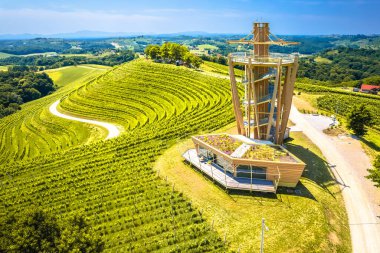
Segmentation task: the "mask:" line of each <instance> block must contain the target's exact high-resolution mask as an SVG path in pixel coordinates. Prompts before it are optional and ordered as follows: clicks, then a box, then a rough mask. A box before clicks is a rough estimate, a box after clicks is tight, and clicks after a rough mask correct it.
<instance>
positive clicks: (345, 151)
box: [290, 106, 380, 253]
mask: <svg viewBox="0 0 380 253" xmlns="http://www.w3.org/2000/svg"><path fill="white" fill-rule="evenodd" d="M318 117H319V118H320V119H318ZM325 118H326V117H323V116H315V117H314V118H312V117H310V116H307V115H303V114H302V113H300V112H299V111H298V110H297V109H296V108H295V107H294V106H292V110H291V113H290V120H291V121H292V122H293V123H295V124H296V127H297V128H298V129H300V130H302V131H303V133H304V134H305V135H306V136H307V137H308V138H309V139H310V140H311V141H312V142H314V143H315V144H316V145H317V146H318V147H319V149H320V150H321V151H322V153H323V155H324V156H325V157H326V160H327V161H328V162H329V163H330V164H331V167H332V171H333V172H334V175H335V177H336V181H337V183H338V184H340V186H341V190H342V194H343V198H344V202H345V206H346V210H347V214H348V219H349V226H350V232H351V241H352V250H353V252H355V253H356V252H357V253H372V252H373V253H378V252H380V219H379V217H380V208H379V204H380V190H379V189H377V188H376V187H375V186H374V185H373V183H372V182H371V181H370V180H368V179H366V178H365V177H364V176H365V175H367V174H368V172H367V169H368V168H369V167H370V166H371V163H370V160H369V158H368V156H367V155H366V154H365V153H364V151H363V149H362V147H361V144H360V142H359V141H358V140H356V139H354V138H352V137H349V136H345V137H341V138H338V137H331V136H328V135H326V134H324V133H323V132H322V130H323V127H322V125H323V121H324V120H325ZM327 126H328V125H327ZM343 243H347V242H343Z"/></svg>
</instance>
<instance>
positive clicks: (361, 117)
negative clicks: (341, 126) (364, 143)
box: [347, 104, 372, 136]
mask: <svg viewBox="0 0 380 253" xmlns="http://www.w3.org/2000/svg"><path fill="white" fill-rule="evenodd" d="M371 121H372V116H371V113H370V111H369V110H368V109H367V107H366V106H365V105H364V104H361V105H360V106H357V105H355V106H354V107H353V108H352V110H351V112H350V113H349V114H348V122H347V123H348V128H349V129H351V130H353V131H354V133H355V134H356V135H357V136H362V135H365V134H366V132H367V129H366V127H365V125H368V124H369V123H370V122H371Z"/></svg>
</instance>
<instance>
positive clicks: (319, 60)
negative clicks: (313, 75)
mask: <svg viewBox="0 0 380 253" xmlns="http://www.w3.org/2000/svg"><path fill="white" fill-rule="evenodd" d="M314 61H316V62H318V63H326V64H330V63H331V62H332V61H331V60H329V59H327V58H323V57H321V56H318V57H316V58H315V59H314Z"/></svg>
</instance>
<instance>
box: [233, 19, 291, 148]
mask: <svg viewBox="0 0 380 253" xmlns="http://www.w3.org/2000/svg"><path fill="white" fill-rule="evenodd" d="M228 43H229V44H248V45H253V51H252V52H249V53H241V52H237V53H231V54H230V55H229V57H228V63H229V74H230V81H231V92H232V102H233V107H234V113H235V119H236V122H237V129H238V133H239V134H241V135H245V136H246V137H249V138H254V139H262V140H270V141H272V142H274V143H276V144H282V142H283V140H284V135H285V131H286V129H287V123H288V118H289V113H290V108H291V104H292V97H293V90H294V82H295V79H296V75H297V70H298V55H293V54H290V55H287V54H279V53H270V52H269V46H270V45H278V46H284V45H295V44H298V43H297V42H285V41H283V40H281V39H278V38H277V37H276V36H275V35H273V34H271V33H270V31H269V23H254V24H253V31H252V33H251V34H249V35H247V36H246V37H245V38H243V39H240V40H231V41H228ZM235 65H241V66H244V70H245V75H244V77H243V78H242V83H243V84H244V87H245V92H244V98H243V99H242V100H240V98H239V92H238V88H237V85H236V77H235V71H234V66H235Z"/></svg>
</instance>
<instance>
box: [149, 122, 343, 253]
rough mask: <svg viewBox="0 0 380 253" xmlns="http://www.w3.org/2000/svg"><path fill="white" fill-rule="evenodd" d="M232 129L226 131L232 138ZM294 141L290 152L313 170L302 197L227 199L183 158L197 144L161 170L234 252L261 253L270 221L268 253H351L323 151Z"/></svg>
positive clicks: (185, 144)
mask: <svg viewBox="0 0 380 253" xmlns="http://www.w3.org/2000/svg"><path fill="white" fill-rule="evenodd" d="M230 128H231V126H230ZM227 129H228V128H226V129H222V130H221V131H222V132H230V131H227ZM233 130H234V129H233ZM291 137H292V138H293V139H291V140H290V141H289V142H287V143H286V145H287V147H288V149H289V151H291V152H292V153H293V154H295V155H296V156H298V157H299V158H300V159H301V160H303V161H304V162H305V163H306V164H307V167H306V170H305V172H304V175H303V177H302V179H301V182H300V183H299V184H298V186H297V188H296V189H297V190H299V192H298V191H297V193H296V192H294V191H293V190H290V189H288V188H279V190H278V194H277V195H274V194H269V193H267V194H266V193H252V194H250V193H245V192H236V191H230V192H229V193H227V192H226V191H225V190H224V189H222V188H221V187H219V186H217V185H215V184H214V183H213V182H212V181H211V180H210V179H209V178H207V177H205V176H204V175H203V174H201V173H200V172H198V171H197V170H195V169H194V168H193V167H191V166H189V165H188V164H186V163H184V162H183V159H182V157H181V154H182V153H183V152H184V151H185V150H187V149H188V148H190V147H193V145H192V142H191V140H186V141H181V142H178V143H177V144H176V145H175V146H173V147H172V148H170V149H168V150H167V151H166V152H164V154H163V155H162V156H161V157H160V158H159V159H158V161H157V162H156V164H155V170H156V171H158V173H159V175H160V176H161V177H163V178H166V177H167V180H168V181H169V182H170V183H174V185H175V186H174V187H175V189H176V190H178V191H180V192H183V193H184V195H185V196H186V197H187V198H189V199H190V200H191V201H192V203H193V204H194V205H195V206H196V207H198V208H199V209H201V210H202V215H203V216H204V217H205V218H206V219H207V220H208V221H209V222H210V223H211V224H213V226H214V227H215V229H216V230H217V231H218V233H219V234H220V236H221V237H222V238H223V239H224V238H225V237H226V240H227V242H228V243H229V245H230V248H231V249H232V250H235V251H238V249H240V252H258V251H259V248H260V232H261V219H262V218H265V219H266V224H267V226H268V227H269V231H268V232H266V234H265V252H311V251H313V252H351V242H350V234H349V227H348V226H347V225H346V224H347V215H346V212H345V208H344V203H343V198H342V195H341V193H340V188H339V187H338V185H337V184H335V181H334V180H333V177H332V174H331V173H330V171H329V170H328V167H327V165H326V163H325V161H324V158H323V156H322V154H321V152H320V150H319V149H318V148H317V147H316V146H315V145H314V144H313V143H312V142H311V141H310V140H308V139H307V138H306V137H305V136H304V135H303V134H302V133H292V134H291Z"/></svg>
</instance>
